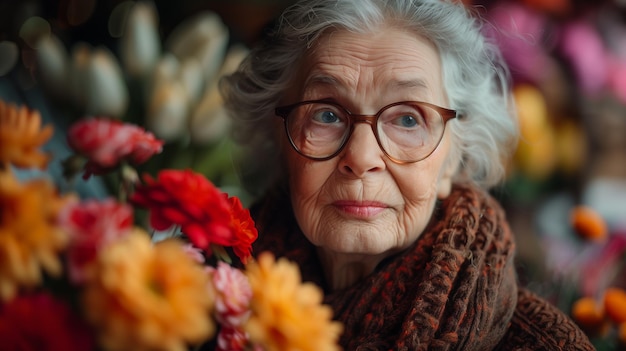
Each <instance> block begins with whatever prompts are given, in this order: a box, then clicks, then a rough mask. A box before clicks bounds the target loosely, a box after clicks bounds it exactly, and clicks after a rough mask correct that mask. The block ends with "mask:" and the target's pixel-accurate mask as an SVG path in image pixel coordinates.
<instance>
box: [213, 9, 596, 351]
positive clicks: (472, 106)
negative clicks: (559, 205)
mask: <svg viewBox="0 0 626 351" xmlns="http://www.w3.org/2000/svg"><path fill="white" fill-rule="evenodd" d="M480 31H481V28H480V23H479V21H478V20H477V19H476V16H473V15H472V14H471V13H469V12H468V11H467V10H466V8H464V7H463V6H462V5H460V4H457V3H453V2H451V1H435V0H305V1H301V2H300V3H298V4H296V5H294V6H292V7H290V8H289V9H287V10H286V11H285V13H284V14H283V16H282V17H281V19H280V20H279V22H278V23H277V27H276V31H275V32H274V33H272V35H271V36H270V37H268V38H267V40H266V41H264V42H263V43H262V45H260V46H259V47H257V48H255V49H253V51H252V52H251V54H250V55H249V58H248V59H247V60H246V61H244V63H243V64H242V66H241V67H240V69H239V70H238V71H237V72H236V73H235V74H233V75H232V76H229V77H228V78H227V79H225V80H223V81H222V91H223V93H224V96H225V100H226V103H227V106H228V107H229V109H230V110H231V112H232V115H233V117H234V118H235V126H236V128H237V134H236V137H237V138H238V139H239V140H241V141H242V142H244V143H245V145H247V146H249V147H250V149H251V150H252V153H250V155H251V156H252V157H250V158H249V159H248V160H247V161H246V163H245V164H246V165H247V166H249V167H248V168H247V169H246V170H245V171H246V172H248V173H244V176H246V177H247V178H248V179H250V180H253V182H254V183H255V186H256V187H257V189H262V194H263V196H262V197H260V200H259V201H258V203H257V204H256V205H255V206H254V207H253V214H254V217H255V220H256V222H257V225H258V229H259V240H258V242H257V243H256V246H255V251H256V252H261V251H266V250H269V251H272V252H273V253H274V254H275V255H277V256H282V257H286V258H288V259H290V260H292V261H295V262H297V263H298V264H299V266H300V268H301V271H302V274H303V278H304V279H305V280H308V281H312V282H315V283H317V284H318V285H319V286H321V287H322V288H323V289H324V292H325V302H326V303H327V304H329V305H330V306H332V308H333V309H334V312H335V318H336V319H337V320H339V321H341V322H342V323H343V324H344V327H345V330H344V333H343V335H342V337H341V345H342V346H343V347H344V348H345V349H346V350H357V349H358V350H390V349H394V350H426V349H429V350H430V349H437V350H439V349H441V350H443V349H454V350H574V349H577V350H578V349H580V350H592V349H593V347H592V346H591V345H590V343H589V341H588V339H587V338H586V336H585V335H584V334H583V333H582V332H581V331H580V330H579V329H578V328H577V327H576V326H575V325H574V324H573V322H571V321H570V320H569V319H568V318H567V317H566V316H565V315H564V314H562V313H561V312H559V311H558V310H557V309H555V308H554V307H552V306H551V305H549V304H548V303H547V302H544V301H543V300H541V299H540V298H538V297H537V296H535V295H533V294H531V293H530V292H529V291H527V290H525V289H523V288H522V287H518V285H517V282H516V275H515V270H514V263H513V257H514V251H515V244H514V238H513V235H512V233H511V231H510V229H509V226H508V225H507V223H506V220H505V215H504V213H503V211H502V209H501V208H500V207H499V206H498V204H497V203H496V201H495V200H494V199H492V198H491V197H490V196H489V195H488V192H487V189H488V188H489V187H492V186H494V185H496V184H497V183H498V182H499V181H500V180H501V179H502V177H503V174H504V166H503V163H504V162H506V160H507V157H508V156H509V155H510V153H511V151H512V148H513V147H514V145H515V144H516V136H517V134H516V133H517V129H516V120H515V117H514V113H513V112H512V111H513V107H512V106H511V102H510V101H509V90H508V88H509V87H508V82H507V78H508V76H507V71H506V68H505V67H504V66H503V64H502V62H501V59H500V57H499V55H498V52H497V50H496V48H495V47H494V46H493V45H491V44H489V43H488V42H487V41H486V40H485V38H484V37H483V36H482V35H481V32H480Z"/></svg>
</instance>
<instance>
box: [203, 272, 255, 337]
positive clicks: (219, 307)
mask: <svg viewBox="0 0 626 351" xmlns="http://www.w3.org/2000/svg"><path fill="white" fill-rule="evenodd" d="M209 272H210V274H211V278H212V282H213V286H214V288H215V291H216V292H217V297H216V301H215V313H216V319H217V321H218V322H220V324H222V326H224V327H230V328H237V327H240V326H241V325H242V324H243V323H244V322H245V321H246V320H247V319H248V316H249V315H250V307H249V306H250V300H251V299H252V288H251V287H250V283H249V282H248V278H247V277H246V275H245V274H244V273H243V272H242V271H240V270H239V269H237V268H233V267H231V266H230V265H228V264H226V263H224V262H222V261H220V262H218V264H217V268H212V269H210V270H209Z"/></svg>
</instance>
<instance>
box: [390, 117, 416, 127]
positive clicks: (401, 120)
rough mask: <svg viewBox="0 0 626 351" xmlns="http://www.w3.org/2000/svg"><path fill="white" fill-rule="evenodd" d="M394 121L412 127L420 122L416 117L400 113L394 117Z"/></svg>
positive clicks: (402, 125)
mask: <svg viewBox="0 0 626 351" xmlns="http://www.w3.org/2000/svg"><path fill="white" fill-rule="evenodd" d="M394 123H395V124H397V125H399V126H401V127H405V128H413V127H415V126H417V125H418V124H421V120H420V121H418V120H417V118H415V117H414V116H412V115H402V116H399V117H398V118H396V121H395V122H394Z"/></svg>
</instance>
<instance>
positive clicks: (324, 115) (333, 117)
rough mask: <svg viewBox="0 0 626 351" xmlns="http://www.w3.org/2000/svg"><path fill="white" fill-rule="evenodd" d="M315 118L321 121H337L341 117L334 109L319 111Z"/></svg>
mask: <svg viewBox="0 0 626 351" xmlns="http://www.w3.org/2000/svg"><path fill="white" fill-rule="evenodd" d="M313 120H315V121H317V122H320V123H336V122H339V120H340V119H339V116H337V114H335V113H334V112H333V111H319V112H316V113H315V114H313Z"/></svg>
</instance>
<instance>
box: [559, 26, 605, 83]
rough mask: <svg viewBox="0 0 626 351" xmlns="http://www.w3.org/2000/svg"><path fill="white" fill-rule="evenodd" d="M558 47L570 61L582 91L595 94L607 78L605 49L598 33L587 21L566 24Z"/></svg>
mask: <svg viewBox="0 0 626 351" xmlns="http://www.w3.org/2000/svg"><path fill="white" fill-rule="evenodd" d="M560 49H561V51H562V52H563V54H564V55H565V57H567V59H568V60H569V61H570V63H571V65H572V67H573V69H574V73H575V75H576V78H577V79H578V82H579V85H580V87H581V89H582V90H583V92H584V93H586V94H595V93H598V92H599V91H600V90H601V89H602V88H604V86H605V84H606V83H607V79H608V70H607V60H608V58H607V51H606V48H605V46H604V43H603V41H602V38H601V37H600V34H599V33H598V32H597V31H596V29H595V28H594V27H593V24H591V23H589V22H584V21H579V22H574V23H570V24H568V25H566V26H565V27H564V28H563V31H562V33H561V43H560Z"/></svg>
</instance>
